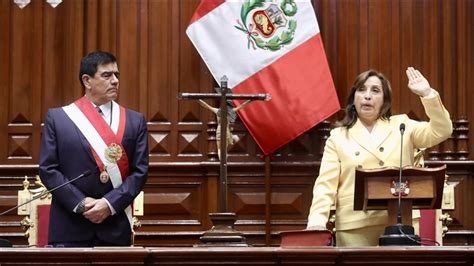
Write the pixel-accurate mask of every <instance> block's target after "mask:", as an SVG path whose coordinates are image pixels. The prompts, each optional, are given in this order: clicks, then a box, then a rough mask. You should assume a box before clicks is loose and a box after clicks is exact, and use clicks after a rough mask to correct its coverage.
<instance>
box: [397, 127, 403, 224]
mask: <svg viewBox="0 0 474 266" xmlns="http://www.w3.org/2000/svg"><path fill="white" fill-rule="evenodd" d="M403 133H405V124H404V123H401V124H400V169H399V176H398V214H397V223H398V224H401V223H402V211H401V208H402V207H401V206H402V196H401V195H402V191H401V187H402V167H403V165H402V162H403Z"/></svg>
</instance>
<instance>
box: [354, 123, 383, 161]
mask: <svg viewBox="0 0 474 266" xmlns="http://www.w3.org/2000/svg"><path fill="white" fill-rule="evenodd" d="M390 134H392V131H391V130H390V123H389V122H388V121H386V120H381V119H379V120H378V121H377V126H376V127H375V128H374V131H373V132H372V133H369V132H368V131H367V129H366V128H365V126H364V125H363V124H362V123H361V122H360V120H357V122H356V123H355V124H354V126H353V127H352V128H351V129H350V130H349V136H350V138H351V139H353V140H354V141H355V142H357V143H358V144H359V145H360V146H361V147H362V148H363V149H365V150H366V151H368V152H369V153H370V154H372V155H373V156H375V157H376V158H377V159H379V160H383V159H384V158H382V157H381V153H380V152H379V147H380V146H381V145H382V144H383V143H384V141H385V140H386V139H387V138H388V137H389V136H390Z"/></svg>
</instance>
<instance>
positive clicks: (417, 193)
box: [354, 165, 446, 246]
mask: <svg viewBox="0 0 474 266" xmlns="http://www.w3.org/2000/svg"><path fill="white" fill-rule="evenodd" d="M445 173H446V165H443V166H440V167H437V168H421V167H414V166H405V167H403V168H402V173H401V182H399V181H400V168H398V167H385V168H378V169H357V170H356V178H355V191H354V210H364V211H365V210H385V209H386V210H387V211H388V225H389V226H387V227H386V228H385V232H384V234H383V235H382V236H380V239H379V245H381V246H389V245H420V244H421V241H420V237H419V236H417V235H415V234H414V229H413V226H412V209H413V208H415V209H439V208H441V201H442V197H443V188H444V177H445ZM399 211H400V212H399Z"/></svg>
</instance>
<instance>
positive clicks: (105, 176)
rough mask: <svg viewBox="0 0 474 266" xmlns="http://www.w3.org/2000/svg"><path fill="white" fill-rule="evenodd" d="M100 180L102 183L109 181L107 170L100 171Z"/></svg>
mask: <svg viewBox="0 0 474 266" xmlns="http://www.w3.org/2000/svg"><path fill="white" fill-rule="evenodd" d="M100 182H102V183H103V184H105V183H107V182H109V173H107V171H105V170H104V171H102V172H101V173H100Z"/></svg>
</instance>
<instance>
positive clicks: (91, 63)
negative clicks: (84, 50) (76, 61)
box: [79, 51, 117, 88]
mask: <svg viewBox="0 0 474 266" xmlns="http://www.w3.org/2000/svg"><path fill="white" fill-rule="evenodd" d="M115 62H117V59H116V58H115V56H114V55H113V54H111V53H109V52H103V51H95V52H92V53H89V54H88V55H86V56H84V57H83V58H82V60H81V66H80V68H79V80H80V81H81V85H82V87H83V88H84V82H82V75H84V74H87V75H89V76H91V77H93V76H94V75H95V73H96V72H97V66H99V65H102V64H109V63H115Z"/></svg>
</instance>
